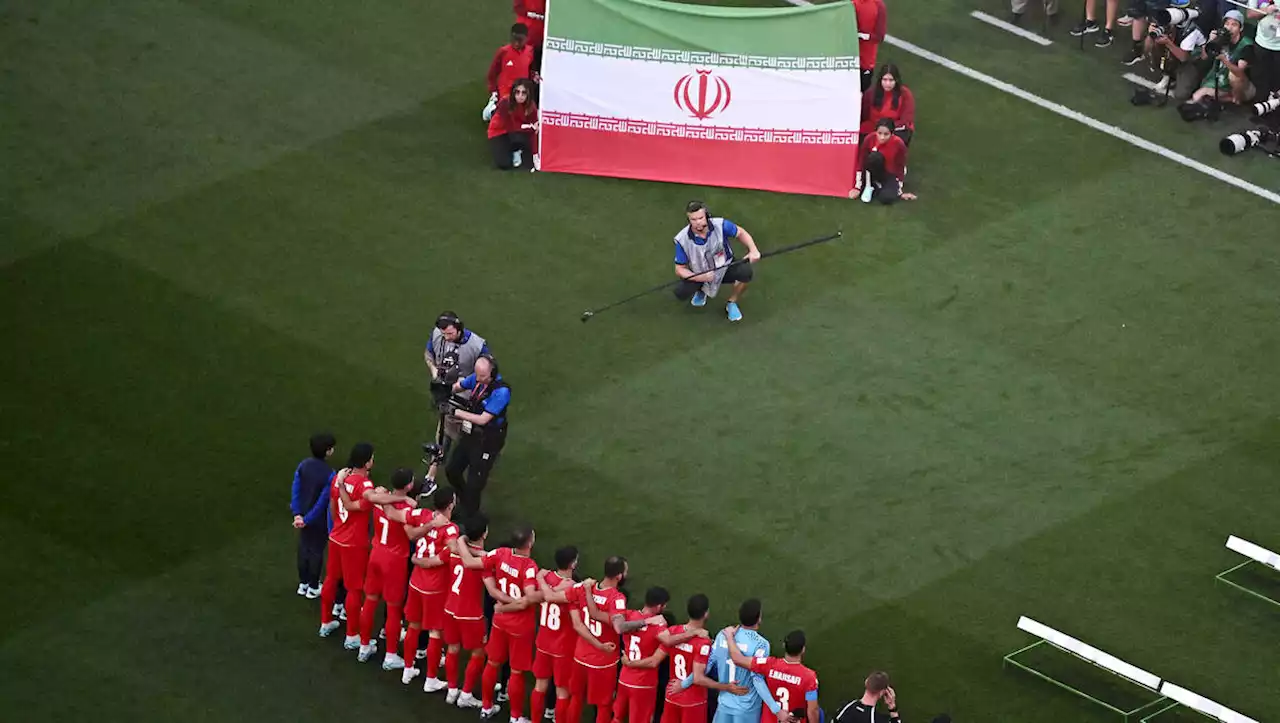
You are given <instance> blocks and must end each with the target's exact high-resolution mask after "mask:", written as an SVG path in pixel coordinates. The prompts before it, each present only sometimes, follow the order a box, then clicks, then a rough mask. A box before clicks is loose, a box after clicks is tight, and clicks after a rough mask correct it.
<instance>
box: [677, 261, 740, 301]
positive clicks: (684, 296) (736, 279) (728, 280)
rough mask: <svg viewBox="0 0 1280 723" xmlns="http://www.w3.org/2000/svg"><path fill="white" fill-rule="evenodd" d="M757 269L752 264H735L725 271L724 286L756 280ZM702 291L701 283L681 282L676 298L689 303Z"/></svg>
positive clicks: (678, 285)
mask: <svg viewBox="0 0 1280 723" xmlns="http://www.w3.org/2000/svg"><path fill="white" fill-rule="evenodd" d="M755 275H756V272H755V269H752V268H751V264H748V263H745V262H744V263H741V264H733V265H732V266H730V267H729V268H727V269H725V270H724V279H723V280H722V281H721V282H720V283H722V284H745V283H747V282H749V281H751V280H752V279H753V278H755ZM701 290H702V282H700V281H681V282H680V283H678V284H676V288H675V290H674V293H675V295H676V298H677V299H679V300H681V301H688V300H689V299H692V298H693V295H694V294H696V293H698V292H699V291H701Z"/></svg>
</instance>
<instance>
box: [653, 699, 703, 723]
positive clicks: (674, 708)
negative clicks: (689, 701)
mask: <svg viewBox="0 0 1280 723" xmlns="http://www.w3.org/2000/svg"><path fill="white" fill-rule="evenodd" d="M662 723H707V704H706V703H702V704H700V705H686V706H679V705H675V704H673V703H672V702H671V701H667V704H666V705H664V706H663V707H662Z"/></svg>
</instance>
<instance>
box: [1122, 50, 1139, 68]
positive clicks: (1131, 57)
mask: <svg viewBox="0 0 1280 723" xmlns="http://www.w3.org/2000/svg"><path fill="white" fill-rule="evenodd" d="M1143 55H1144V53H1143V52H1142V48H1141V47H1134V48H1133V49H1131V50H1130V51H1129V52H1128V53H1125V56H1124V60H1121V61H1120V62H1121V63H1124V64H1125V65H1137V64H1138V63H1141V62H1142V57H1143Z"/></svg>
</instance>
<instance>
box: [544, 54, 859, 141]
mask: <svg viewBox="0 0 1280 723" xmlns="http://www.w3.org/2000/svg"><path fill="white" fill-rule="evenodd" d="M543 65H544V68H545V71H544V73H545V75H546V77H547V79H548V82H546V83H545V85H544V86H543V91H542V108H543V109H544V110H546V111H549V112H560V113H572V114H579V115H586V116H594V117H601V118H622V119H627V120H634V121H650V122H656V123H680V124H698V125H706V126H732V127H736V128H749V129H768V130H838V131H851V130H857V128H858V114H859V110H860V108H859V106H860V103H861V98H860V93H859V78H858V71H857V70H854V69H850V70H805V71H789V70H766V69H763V68H737V67H701V66H697V65H683V64H678V63H658V62H646V61H636V60H627V59H622V58H610V57H604V56H600V55H584V54H579V53H563V52H558V51H554V50H550V49H548V50H547V51H545V57H544V58H543ZM559 78H571V79H572V80H573V82H572V83H558V82H555V80H556V79H559Z"/></svg>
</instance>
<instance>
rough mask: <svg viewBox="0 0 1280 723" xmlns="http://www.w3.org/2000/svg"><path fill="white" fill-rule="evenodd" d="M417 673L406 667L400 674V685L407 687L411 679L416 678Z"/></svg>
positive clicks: (415, 669)
mask: <svg viewBox="0 0 1280 723" xmlns="http://www.w3.org/2000/svg"><path fill="white" fill-rule="evenodd" d="M419 672H420V671H419V670H418V669H417V668H410V667H408V666H406V667H405V669H404V672H403V673H401V674H400V684H401V685H408V684H410V683H412V682H413V679H414V678H416V677H418V673H419Z"/></svg>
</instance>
